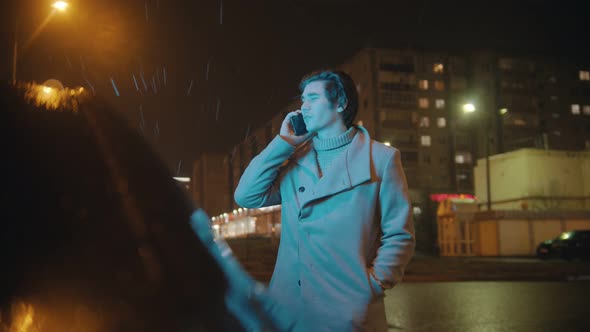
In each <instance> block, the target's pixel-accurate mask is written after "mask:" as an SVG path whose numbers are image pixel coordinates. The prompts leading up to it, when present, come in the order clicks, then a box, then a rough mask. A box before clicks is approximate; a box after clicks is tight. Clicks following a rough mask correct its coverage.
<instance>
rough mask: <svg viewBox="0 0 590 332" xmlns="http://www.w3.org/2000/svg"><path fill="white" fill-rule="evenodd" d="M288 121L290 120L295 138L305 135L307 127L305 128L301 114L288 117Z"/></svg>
mask: <svg viewBox="0 0 590 332" xmlns="http://www.w3.org/2000/svg"><path fill="white" fill-rule="evenodd" d="M289 120H291V127H292V128H293V131H294V132H295V136H301V135H305V134H307V127H305V121H303V114H301V113H299V114H297V115H295V116H292V117H290V118H289Z"/></svg>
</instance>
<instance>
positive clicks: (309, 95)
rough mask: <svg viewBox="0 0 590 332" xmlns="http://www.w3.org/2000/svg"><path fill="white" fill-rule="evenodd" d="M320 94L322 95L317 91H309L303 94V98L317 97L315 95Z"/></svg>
mask: <svg viewBox="0 0 590 332" xmlns="http://www.w3.org/2000/svg"><path fill="white" fill-rule="evenodd" d="M319 95H320V94H319V93H317V92H310V93H308V94H305V95H301V98H303V97H315V96H319Z"/></svg>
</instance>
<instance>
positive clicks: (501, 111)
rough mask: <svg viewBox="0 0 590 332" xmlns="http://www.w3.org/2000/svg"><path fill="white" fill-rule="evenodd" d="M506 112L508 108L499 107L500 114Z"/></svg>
mask: <svg viewBox="0 0 590 332" xmlns="http://www.w3.org/2000/svg"><path fill="white" fill-rule="evenodd" d="M506 113H508V109H507V108H502V109H500V114H502V115H504V114H506Z"/></svg>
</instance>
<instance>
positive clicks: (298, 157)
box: [235, 126, 415, 331]
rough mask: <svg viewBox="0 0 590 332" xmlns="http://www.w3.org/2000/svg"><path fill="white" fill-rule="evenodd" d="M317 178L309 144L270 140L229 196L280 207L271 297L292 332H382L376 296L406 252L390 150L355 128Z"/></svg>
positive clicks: (400, 189)
mask: <svg viewBox="0 0 590 332" xmlns="http://www.w3.org/2000/svg"><path fill="white" fill-rule="evenodd" d="M357 129H358V130H357V133H356V135H355V136H354V138H353V140H352V142H351V143H350V145H349V147H348V149H347V150H346V152H345V153H343V154H342V155H340V156H339V157H338V158H337V159H336V160H335V161H334V162H333V163H332V166H331V168H330V169H328V170H326V172H325V173H324V175H323V177H321V178H320V177H319V171H318V166H317V161H316V152H315V150H314V149H313V146H312V144H313V143H312V141H311V140H310V141H308V142H307V143H305V144H304V145H303V146H301V147H300V148H298V149H297V150H295V148H294V147H293V146H291V145H290V144H288V143H287V142H285V141H284V140H283V139H282V138H281V137H280V136H277V137H276V138H275V139H274V140H273V141H272V142H271V143H270V144H269V145H268V146H267V147H266V149H264V150H263V151H262V152H261V153H260V154H259V155H258V156H256V157H255V158H254V159H253V160H252V161H251V163H250V164H249V165H248V167H247V169H246V170H245V172H244V174H243V176H242V178H241V179H240V183H239V185H238V187H237V189H236V191H235V200H236V202H237V203H238V204H239V205H241V206H243V207H247V208H259V207H263V206H269V205H275V204H282V211H281V219H282V221H281V223H282V226H281V227H282V230H281V241H280V246H279V252H278V257H277V262H276V265H275V270H274V273H273V277H272V280H271V283H270V290H271V293H272V294H274V296H276V297H277V298H278V299H279V300H280V301H281V302H283V303H287V304H288V305H289V306H290V307H291V308H292V310H293V312H294V313H296V314H297V315H298V323H297V325H296V327H295V330H300V331H353V330H354V331H357V330H373V331H382V330H383V331H386V330H387V323H386V321H385V313H384V309H383V289H384V288H390V287H393V286H394V285H395V284H397V283H399V282H400V281H401V279H402V276H403V274H404V268H405V266H406V264H407V263H408V262H409V260H410V258H411V257H412V255H413V252H414V247H415V237H414V224H413V218H412V214H411V204H410V200H409V197H408V191H407V184H406V179H405V175H404V172H403V169H402V165H401V160H400V152H399V150H397V149H395V148H393V147H389V146H386V145H384V144H381V143H379V142H376V141H374V140H371V139H370V137H369V134H368V133H367V131H366V130H365V129H364V128H363V127H360V126H359V127H357Z"/></svg>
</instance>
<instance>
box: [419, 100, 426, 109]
mask: <svg viewBox="0 0 590 332" xmlns="http://www.w3.org/2000/svg"><path fill="white" fill-rule="evenodd" d="M418 106H419V107H420V108H428V98H419V99H418Z"/></svg>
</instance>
